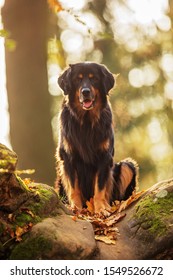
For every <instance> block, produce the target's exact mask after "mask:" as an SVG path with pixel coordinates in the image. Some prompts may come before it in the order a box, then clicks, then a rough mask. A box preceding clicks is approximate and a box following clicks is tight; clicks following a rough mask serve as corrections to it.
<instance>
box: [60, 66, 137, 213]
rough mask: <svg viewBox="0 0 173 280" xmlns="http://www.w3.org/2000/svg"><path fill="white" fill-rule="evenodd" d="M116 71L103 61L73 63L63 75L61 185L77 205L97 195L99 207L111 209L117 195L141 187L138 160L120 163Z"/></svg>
mask: <svg viewBox="0 0 173 280" xmlns="http://www.w3.org/2000/svg"><path fill="white" fill-rule="evenodd" d="M114 83H115V79H114V76H113V74H112V73H111V72H110V71H109V70H108V69H107V68H106V66H104V65H102V64H97V63H94V62H82V63H76V64H70V65H69V67H68V68H67V69H66V70H65V71H64V72H63V73H62V74H61V75H60V76H59V78H58V84H59V86H60V88H61V89H62V90H63V92H64V101H63V104H62V109H61V112H60V114H59V143H58V147H57V152H56V159H57V180H56V189H57V188H59V189H61V190H62V188H60V186H61V187H63V189H64V190H65V193H66V195H67V198H68V201H69V203H70V205H71V206H72V208H74V207H76V208H78V209H79V210H81V209H82V208H83V207H84V206H85V205H86V201H89V200H90V198H93V202H94V211H95V213H100V214H104V215H108V213H109V211H110V207H111V203H112V202H113V201H114V200H122V199H127V198H128V197H129V196H130V195H131V194H132V192H133V190H134V189H135V188H136V184H137V173H138V166H137V164H136V162H135V161H134V160H132V159H130V158H128V159H125V160H123V161H121V162H119V163H114V161H113V157H114V132H113V120H112V110H111V105H110V103H109V92H110V90H111V89H112V88H113V87H114Z"/></svg>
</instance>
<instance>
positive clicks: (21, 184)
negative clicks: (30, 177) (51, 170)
mask: <svg viewBox="0 0 173 280" xmlns="http://www.w3.org/2000/svg"><path fill="white" fill-rule="evenodd" d="M15 176H16V179H17V181H18V182H19V184H20V186H21V187H23V188H24V189H25V190H27V191H30V190H29V188H28V186H27V185H26V184H25V182H24V181H23V180H22V179H21V178H20V177H19V176H17V175H16V174H15Z"/></svg>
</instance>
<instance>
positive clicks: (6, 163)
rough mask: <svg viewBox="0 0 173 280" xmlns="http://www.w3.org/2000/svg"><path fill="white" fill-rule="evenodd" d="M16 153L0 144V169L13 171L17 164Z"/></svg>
mask: <svg viewBox="0 0 173 280" xmlns="http://www.w3.org/2000/svg"><path fill="white" fill-rule="evenodd" d="M17 160H18V159H17V155H16V153H15V152H13V151H11V150H10V149H8V148H7V147H6V146H5V145H3V144H0V169H7V170H9V171H14V170H15V168H16V165H17Z"/></svg>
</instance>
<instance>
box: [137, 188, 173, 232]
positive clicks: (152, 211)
mask: <svg viewBox="0 0 173 280" xmlns="http://www.w3.org/2000/svg"><path fill="white" fill-rule="evenodd" d="M172 209H173V193H168V194H167V195H166V196H165V197H162V198H154V197H152V196H147V197H145V198H143V199H142V200H141V201H140V202H139V203H138V204H137V205H136V214H135V216H136V218H137V219H138V220H139V223H140V224H141V227H143V228H145V229H146V228H147V229H148V230H149V232H150V233H152V234H154V235H158V236H160V235H163V234H164V233H165V232H166V231H167V230H168V225H167V220H168V219H169V218H170V217H171V216H172V212H171V210H172Z"/></svg>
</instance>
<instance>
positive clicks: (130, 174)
mask: <svg viewBox="0 0 173 280" xmlns="http://www.w3.org/2000/svg"><path fill="white" fill-rule="evenodd" d="M138 171H139V167H138V164H137V162H136V161H135V160H133V159H132V158H126V159H124V160H122V161H120V162H118V163H115V164H114V167H113V178H114V188H113V193H112V201H115V200H126V199H127V198H128V197H129V196H130V195H131V194H132V192H133V191H134V190H136V189H137V186H138Z"/></svg>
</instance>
